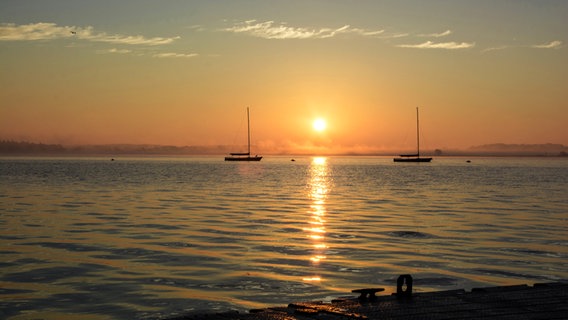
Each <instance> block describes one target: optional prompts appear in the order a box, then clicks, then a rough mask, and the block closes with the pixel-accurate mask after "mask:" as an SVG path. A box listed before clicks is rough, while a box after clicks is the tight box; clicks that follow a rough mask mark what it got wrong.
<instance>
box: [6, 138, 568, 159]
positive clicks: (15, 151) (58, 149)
mask: <svg viewBox="0 0 568 320" xmlns="http://www.w3.org/2000/svg"><path fill="white" fill-rule="evenodd" d="M234 148H235V146H182V147H180V146H167V145H137V144H121V145H78V146H63V145H60V144H43V143H33V142H20V141H8V140H0V156H218V155H224V154H228V153H229V152H231V150H234ZM399 152H400V151H382V152H369V153H353V152H347V153H325V154H322V153H318V154H314V153H308V152H306V153H270V152H268V153H267V152H264V153H263V155H272V156H291V155H294V156H315V155H320V156H397V155H398V154H399ZM421 155H424V156H433V157H568V147H567V146H564V145H562V144H551V143H548V144H503V143H498V144H489V145H482V146H475V147H470V148H468V149H464V150H440V149H435V150H425V151H424V152H423V153H421Z"/></svg>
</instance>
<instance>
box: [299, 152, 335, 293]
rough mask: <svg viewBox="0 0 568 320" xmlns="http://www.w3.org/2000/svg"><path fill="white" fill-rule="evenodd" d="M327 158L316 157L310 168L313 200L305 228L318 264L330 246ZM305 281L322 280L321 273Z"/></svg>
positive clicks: (314, 261) (312, 256)
mask: <svg viewBox="0 0 568 320" xmlns="http://www.w3.org/2000/svg"><path fill="white" fill-rule="evenodd" d="M328 170H329V168H328V165H327V158H325V157H314V158H313V159H312V162H311V164H310V169H309V177H310V178H309V181H308V185H309V189H308V196H309V198H310V200H311V205H310V209H309V212H308V213H309V216H310V220H309V221H308V226H307V227H306V228H304V231H305V232H307V237H308V238H309V239H310V240H311V241H312V242H313V254H312V255H311V257H310V261H311V264H312V265H313V266H318V265H319V264H320V263H321V262H322V260H324V259H325V258H326V256H325V251H326V249H327V248H328V246H327V244H326V242H325V240H326V238H325V234H326V230H325V222H326V221H325V215H326V198H327V194H328V193H329V191H330V190H329V189H330V182H329V173H328ZM303 280H304V281H309V282H314V281H316V282H317V281H322V278H321V275H319V274H312V275H308V276H306V277H304V278H303Z"/></svg>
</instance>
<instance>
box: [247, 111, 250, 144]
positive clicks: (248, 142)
mask: <svg viewBox="0 0 568 320" xmlns="http://www.w3.org/2000/svg"><path fill="white" fill-rule="evenodd" d="M247 145H248V148H247V151H248V154H249V155H250V117H249V108H248V107H247Z"/></svg>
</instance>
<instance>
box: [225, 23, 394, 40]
mask: <svg viewBox="0 0 568 320" xmlns="http://www.w3.org/2000/svg"><path fill="white" fill-rule="evenodd" d="M223 30H224V31H228V32H234V33H244V34H248V35H251V36H253V37H258V38H264V39H325V38H332V37H335V36H337V35H339V34H347V33H351V34H357V35H360V36H367V37H369V36H378V35H380V34H382V33H383V32H384V30H365V29H360V28H352V27H351V26H349V25H344V26H342V27H340V28H319V29H310V28H303V27H290V26H288V25H286V24H285V23H280V24H276V23H275V22H274V21H265V22H258V21H256V20H248V21H244V22H240V23H237V24H235V25H234V26H232V27H229V28H225V29H223Z"/></svg>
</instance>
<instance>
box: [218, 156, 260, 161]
mask: <svg viewBox="0 0 568 320" xmlns="http://www.w3.org/2000/svg"><path fill="white" fill-rule="evenodd" d="M261 159H262V156H254V157H250V156H249V157H225V161H260V160H261Z"/></svg>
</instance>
